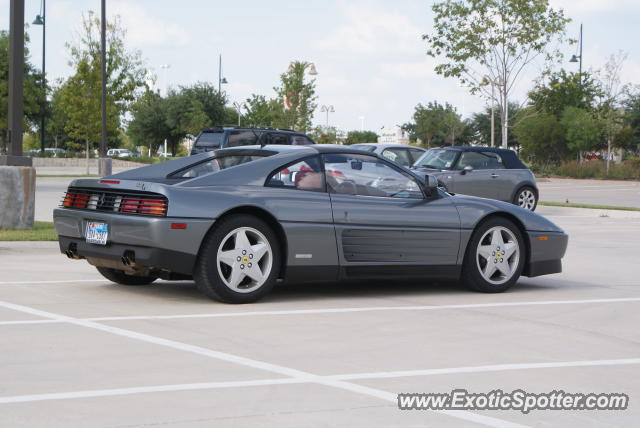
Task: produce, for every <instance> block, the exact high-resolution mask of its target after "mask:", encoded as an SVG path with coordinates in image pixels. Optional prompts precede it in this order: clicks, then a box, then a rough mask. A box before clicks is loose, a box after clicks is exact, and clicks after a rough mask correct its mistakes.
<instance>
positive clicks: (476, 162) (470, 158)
mask: <svg viewBox="0 0 640 428" xmlns="http://www.w3.org/2000/svg"><path fill="white" fill-rule="evenodd" d="M492 154H493V153H487V152H463V153H462V154H461V155H460V159H459V160H458V165H457V166H456V169H464V167H466V166H472V167H473V169H491V168H493V167H492V166H491V165H492V162H491V161H492V159H494V160H495V158H491V157H489V156H487V155H492Z"/></svg>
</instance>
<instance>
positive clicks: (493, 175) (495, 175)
mask: <svg viewBox="0 0 640 428" xmlns="http://www.w3.org/2000/svg"><path fill="white" fill-rule="evenodd" d="M498 177H500V176H499V175H498V174H491V178H498Z"/></svg>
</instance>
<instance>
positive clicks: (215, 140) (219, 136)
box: [196, 132, 224, 147]
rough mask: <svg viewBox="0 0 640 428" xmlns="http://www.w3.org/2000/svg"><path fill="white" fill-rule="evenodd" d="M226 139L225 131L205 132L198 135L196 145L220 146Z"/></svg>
mask: <svg viewBox="0 0 640 428" xmlns="http://www.w3.org/2000/svg"><path fill="white" fill-rule="evenodd" d="M223 139H224V133H223V132H203V133H202V134H200V135H199V136H198V140H197V141H196V146H200V147H220V144H221V143H222V140H223Z"/></svg>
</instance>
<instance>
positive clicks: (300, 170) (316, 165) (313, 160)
mask: <svg viewBox="0 0 640 428" xmlns="http://www.w3.org/2000/svg"><path fill="white" fill-rule="evenodd" d="M266 185H267V186H272V187H285V188H289V189H299V190H309V191H312V192H324V189H325V186H324V173H323V172H322V166H321V165H320V158H319V157H318V156H314V157H310V158H307V159H305V160H303V161H300V162H297V163H294V164H292V165H288V166H285V167H282V168H280V169H278V170H277V171H276V172H274V173H273V174H272V175H271V177H269V179H268V180H267V184H266Z"/></svg>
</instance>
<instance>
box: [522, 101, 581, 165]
mask: <svg viewBox="0 0 640 428" xmlns="http://www.w3.org/2000/svg"><path fill="white" fill-rule="evenodd" d="M523 115H524V118H522V119H520V120H518V122H517V123H516V125H515V127H514V134H515V135H516V138H517V139H518V141H519V142H520V144H521V145H522V155H521V157H523V158H524V159H527V160H530V161H532V162H535V163H538V164H544V163H548V162H560V161H561V160H562V159H564V158H565V157H566V156H567V154H568V153H569V149H568V148H567V145H566V142H565V139H564V129H563V127H562V125H561V124H560V121H559V120H558V119H557V118H556V117H555V116H554V115H552V114H550V113H545V112H541V113H537V112H535V111H534V110H533V109H532V108H529V109H526V110H525V111H524V112H523Z"/></svg>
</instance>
